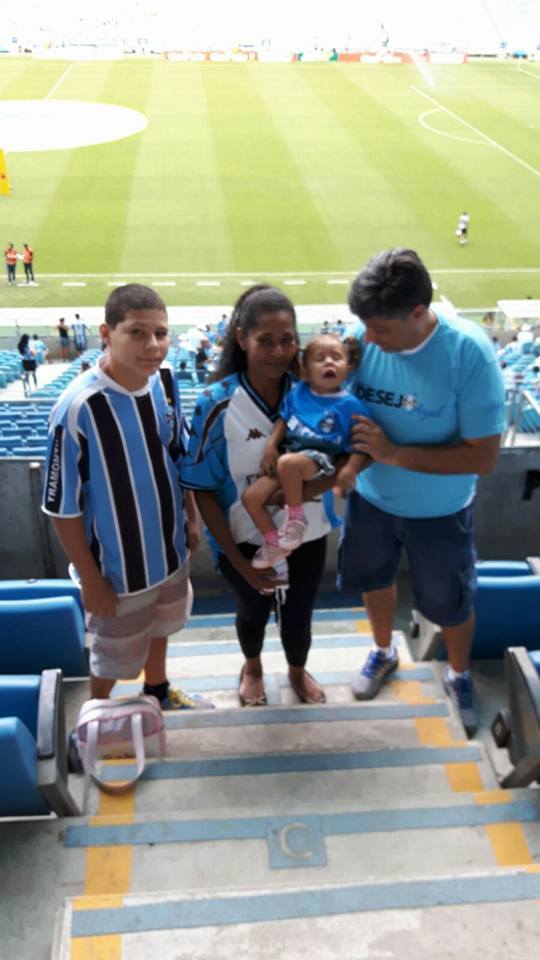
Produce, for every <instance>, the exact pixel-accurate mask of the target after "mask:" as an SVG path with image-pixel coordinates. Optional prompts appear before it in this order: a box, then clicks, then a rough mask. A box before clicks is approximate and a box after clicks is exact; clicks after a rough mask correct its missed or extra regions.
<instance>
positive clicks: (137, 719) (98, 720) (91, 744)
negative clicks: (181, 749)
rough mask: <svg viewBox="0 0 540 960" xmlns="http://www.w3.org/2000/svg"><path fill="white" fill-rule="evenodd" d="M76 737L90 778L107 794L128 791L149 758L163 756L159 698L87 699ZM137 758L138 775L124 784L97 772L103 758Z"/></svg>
mask: <svg viewBox="0 0 540 960" xmlns="http://www.w3.org/2000/svg"><path fill="white" fill-rule="evenodd" d="M76 736H77V741H78V747H79V753H80V756H81V761H82V765H83V768H84V773H85V777H86V784H85V790H86V791H87V789H88V785H89V779H90V778H91V779H92V780H93V781H94V783H96V784H97V785H98V787H99V788H100V789H101V790H103V791H104V792H105V793H113V794H116V793H126V792H127V791H128V790H131V789H132V788H133V787H134V786H135V784H136V783H137V780H138V779H139V778H140V776H141V775H142V772H143V770H144V766H145V763H146V758H147V757H162V756H163V754H164V752H165V728H164V725H163V715H162V713H161V707H160V705H159V701H158V700H157V699H156V697H150V696H146V695H145V694H141V695H140V696H138V697H121V698H118V699H114V700H87V701H86V703H83V705H82V707H81V710H80V713H79V719H78V722H77V729H76ZM114 757H134V758H135V761H136V767H135V775H134V776H133V777H132V778H129V779H127V780H123V781H122V782H120V783H116V782H114V783H113V782H110V781H107V780H103V779H102V778H101V777H100V776H99V775H98V773H97V764H98V763H99V761H100V760H105V759H111V758H114Z"/></svg>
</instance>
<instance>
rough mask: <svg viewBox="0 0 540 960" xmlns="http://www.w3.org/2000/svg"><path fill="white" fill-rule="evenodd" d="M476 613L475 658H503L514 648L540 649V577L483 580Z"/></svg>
mask: <svg viewBox="0 0 540 960" xmlns="http://www.w3.org/2000/svg"><path fill="white" fill-rule="evenodd" d="M475 610H476V630H475V635H474V640H473V649H472V655H473V657H474V658H476V659H490V658H497V657H502V656H503V655H504V650H505V648H506V647H511V646H520V647H527V649H528V650H531V649H532V650H535V649H537V648H538V641H539V640H540V577H537V576H534V575H530V576H525V577H519V576H507V577H484V576H481V577H479V578H478V592H477V594H476V600H475Z"/></svg>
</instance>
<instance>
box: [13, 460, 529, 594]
mask: <svg viewBox="0 0 540 960" xmlns="http://www.w3.org/2000/svg"><path fill="white" fill-rule="evenodd" d="M42 472H43V464H42V463H40V462H38V461H32V460H29V459H26V460H15V459H9V460H7V459H6V460H1V459H0V502H1V503H2V531H1V537H0V579H16V578H28V577H36V578H39V577H66V576H67V563H66V560H65V557H64V554H63V552H62V549H61V547H60V545H59V543H58V541H57V539H56V536H55V534H54V531H53V529H52V524H51V523H50V521H49V520H48V518H47V517H46V516H45V515H44V514H43V513H42V512H41V510H40V508H39V504H40V493H41V483H42ZM476 530H477V536H476V540H477V547H478V555H479V557H480V558H481V559H482V560H501V559H505V560H522V559H523V558H525V557H527V556H536V555H537V554H538V544H539V543H540V447H514V448H512V449H504V450H502V451H501V454H500V456H499V459H498V462H497V466H496V469H495V471H494V472H493V473H492V474H491V475H490V476H488V477H481V478H480V481H479V484H478V495H477V499H476ZM337 539H338V533H337V531H334V532H333V533H332V534H331V538H330V543H329V549H328V559H327V565H326V577H327V579H328V581H330V582H333V580H334V578H335V572H336V554H337V549H336V547H337ZM192 578H193V581H194V583H195V587H197V584H199V586H200V587H201V588H202V587H204V588H205V589H208V588H211V589H212V590H214V589H215V591H216V593H217V594H219V593H221V590H222V585H223V581H222V579H221V578H220V577H218V576H217V575H216V574H215V572H214V566H213V561H212V556H211V553H210V550H209V548H208V546H207V544H206V541H205V540H204V538H203V543H202V544H201V547H200V548H199V550H198V551H197V553H196V554H195V556H194V558H193V564H192Z"/></svg>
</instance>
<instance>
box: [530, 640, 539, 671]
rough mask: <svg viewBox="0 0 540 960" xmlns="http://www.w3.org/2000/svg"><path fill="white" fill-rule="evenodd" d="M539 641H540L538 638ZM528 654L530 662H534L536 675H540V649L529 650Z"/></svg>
mask: <svg viewBox="0 0 540 960" xmlns="http://www.w3.org/2000/svg"><path fill="white" fill-rule="evenodd" d="M539 642H540V639H539ZM529 656H530V658H531V660H532V662H533V663H534V666H535V668H536V672H537V674H538V676H539V677H540V650H533V651H531V653H529Z"/></svg>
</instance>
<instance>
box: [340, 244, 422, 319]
mask: <svg viewBox="0 0 540 960" xmlns="http://www.w3.org/2000/svg"><path fill="white" fill-rule="evenodd" d="M432 297H433V287H432V285H431V279H430V276H429V273H428V272H427V270H426V268H425V266H424V264H423V263H422V261H421V259H420V257H419V256H418V254H417V253H416V252H415V251H414V250H407V249H405V248H401V249H399V250H383V251H382V252H381V253H377V254H375V256H374V257H371V260H369V261H368V263H367V264H366V266H365V267H364V269H363V270H361V271H360V273H359V274H358V276H357V277H356V279H355V280H353V282H352V285H351V289H350V291H349V307H350V310H351V313H354V314H355V315H356V316H357V317H360V319H361V320H368V319H369V318H370V317H375V316H380V317H391V318H394V317H400V318H404V317H405V316H407V314H409V313H410V312H411V310H414V308H415V307H417V306H418V305H419V304H422V306H424V307H426V309H427V307H429V305H430V303H431V300H432Z"/></svg>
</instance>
